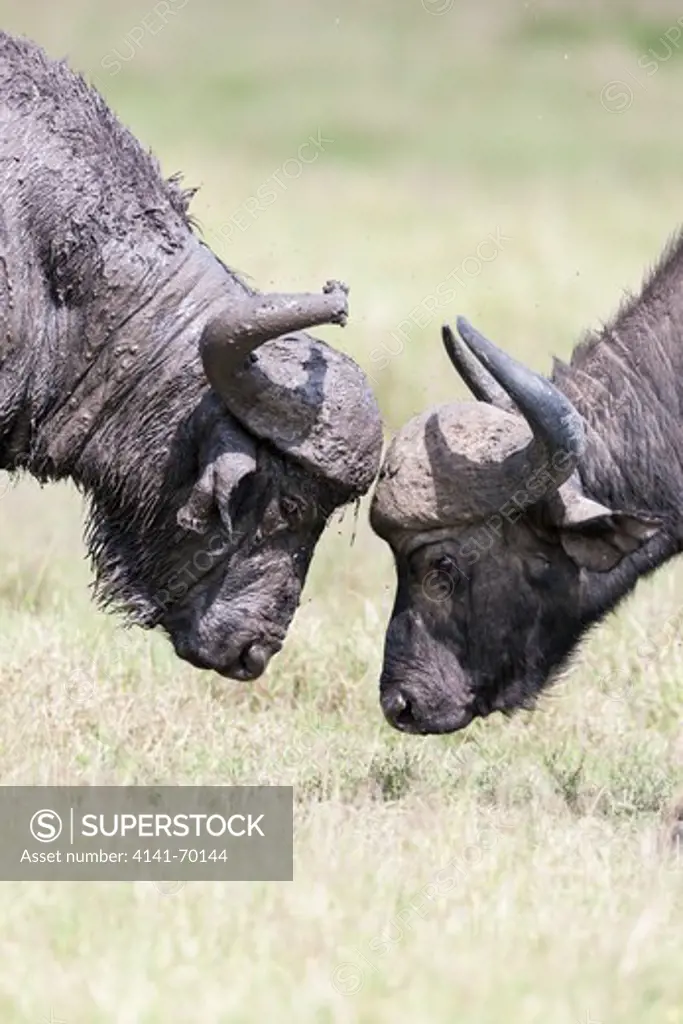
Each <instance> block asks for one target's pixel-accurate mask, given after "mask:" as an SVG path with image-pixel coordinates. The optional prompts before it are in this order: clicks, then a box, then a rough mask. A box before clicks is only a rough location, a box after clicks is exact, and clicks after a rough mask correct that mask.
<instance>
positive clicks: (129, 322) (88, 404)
mask: <svg viewBox="0 0 683 1024" xmlns="http://www.w3.org/2000/svg"><path fill="white" fill-rule="evenodd" d="M243 288H244V285H242V284H241V282H240V281H239V279H238V278H237V277H236V276H234V275H232V274H231V273H230V272H229V271H228V270H227V268H225V267H224V266H223V265H222V264H221V263H220V261H219V260H218V259H217V258H216V257H215V256H214V255H213V254H212V253H211V251H210V250H209V249H208V248H207V247H206V246H204V245H203V244H202V243H201V242H200V241H199V240H198V239H197V238H196V237H195V236H194V235H192V234H191V233H190V232H188V234H187V241H186V244H185V245H184V246H183V247H182V248H180V249H179V251H174V252H173V253H171V254H168V255H167V256H166V258H163V257H162V258H160V254H159V250H158V249H156V250H154V251H152V252H149V253H145V252H144V251H142V252H141V251H140V250H139V249H138V250H137V251H135V258H134V260H131V252H130V246H129V245H122V246H121V247H120V250H119V249H114V250H113V251H111V252H109V253H108V254H107V261H106V263H105V265H104V267H103V269H102V271H101V274H100V277H99V279H98V281H97V283H96V284H95V285H94V286H93V288H92V290H91V294H90V295H89V297H88V302H87V303H85V304H83V305H78V306H74V307H69V306H68V305H67V304H65V305H64V306H62V307H57V306H55V305H54V304H52V305H46V307H45V309H44V310H43V311H42V312H43V321H42V323H40V325H39V326H38V327H36V326H35V325H34V332H35V333H34V334H33V335H32V336H31V337H17V336H16V335H15V338H16V342H17V343H16V345H14V346H13V347H12V349H11V350H10V352H9V356H8V357H7V358H6V359H5V360H3V362H2V364H1V365H0V400H1V401H2V404H3V407H4V408H3V412H4V416H3V417H2V418H0V458H1V460H2V461H1V464H2V466H3V468H6V469H9V470H14V469H23V470H26V471H28V472H30V473H31V474H32V475H33V476H35V477H36V478H38V479H39V480H41V481H46V480H56V479H63V478H67V477H69V478H71V479H72V480H74V482H75V483H76V484H77V485H79V486H81V487H82V488H84V489H85V490H86V491H89V492H95V493H96V492H97V491H99V490H101V489H102V488H103V487H104V488H106V489H107V490H109V491H112V490H115V491H118V492H125V491H127V490H130V491H131V492H134V493H132V494H131V496H132V497H134V499H135V502H136V503H139V502H140V501H142V502H143V504H144V497H145V495H144V494H141V493H140V490H141V488H142V489H144V490H145V491H148V492H149V494H150V495H152V494H154V493H158V490H159V485H160V483H161V481H162V479H163V478H164V477H165V475H166V473H167V463H168V460H169V458H170V455H171V452H172V451H174V450H177V447H178V441H179V434H180V433H182V432H183V430H185V429H187V425H188V424H189V423H190V422H191V419H192V416H193V413H194V412H195V410H196V409H197V408H198V407H199V405H200V403H201V401H202V398H203V397H204V396H205V395H206V393H207V391H208V390H209V389H208V384H207V382H206V379H205V377H204V374H203V371H202V366H201V361H200V359H199V354H198V340H199V336H200V334H201V330H202V328H203V326H204V324H205V323H206V321H207V319H208V318H209V316H210V315H211V314H212V313H213V312H214V311H215V309H217V308H218V307H219V304H220V302H221V298H222V297H223V296H224V295H225V292H226V291H227V290H231V289H233V290H234V289H243ZM22 319H23V318H21V317H19V318H18V322H19V323H21V321H22ZM17 381H21V386H20V387H19V386H17V384H16V383H15V382H17ZM8 413H9V415H8ZM143 463H144V465H145V472H144V474H140V473H138V472H136V470H139V469H140V467H141V466H142V465H143Z"/></svg>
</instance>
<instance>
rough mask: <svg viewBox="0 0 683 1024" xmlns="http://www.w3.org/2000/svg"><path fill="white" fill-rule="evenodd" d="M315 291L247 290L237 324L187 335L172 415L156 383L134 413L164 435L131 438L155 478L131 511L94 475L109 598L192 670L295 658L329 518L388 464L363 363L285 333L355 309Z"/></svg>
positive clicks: (96, 547)
mask: <svg viewBox="0 0 683 1024" xmlns="http://www.w3.org/2000/svg"><path fill="white" fill-rule="evenodd" d="M314 298H315V302H314V299H313V298H311V297H310V296H309V297H305V296H304V297H298V298H296V297H292V298H291V299H290V298H289V297H284V298H283V297H277V296H275V297H273V296H271V297H268V296H259V295H254V296H249V295H246V294H244V293H243V294H242V297H241V299H240V300H239V301H235V302H233V303H232V306H234V307H235V308H236V309H237V310H238V315H237V316H235V315H234V309H233V308H232V306H231V307H230V309H229V310H228V314H229V316H227V317H223V318H221V316H220V315H219V316H218V317H214V318H212V319H209V320H208V322H206V323H205V325H204V327H203V329H201V332H200V336H199V337H197V336H195V337H194V338H192V337H189V338H188V339H187V342H188V344H187V348H188V349H190V350H191V357H190V358H185V357H182V358H181V359H180V361H179V363H178V364H177V365H176V366H175V367H173V368H172V369H166V368H165V367H164V366H163V365H162V366H161V367H160V373H162V374H166V375H167V376H168V378H169V381H170V383H169V385H168V386H167V387H166V389H165V392H164V393H165V394H166V396H167V407H166V408H163V409H161V408H159V401H158V390H156V389H157V388H158V384H157V383H156V382H152V383H151V384H150V390H149V396H148V404H149V408H145V407H144V402H145V391H144V388H142V387H141V386H140V385H139V384H138V385H137V387H136V389H135V391H134V392H133V395H134V401H135V402H140V400H141V404H142V408H136V410H135V414H134V415H133V414H131V413H129V412H126V411H125V410H124V411H123V412H122V413H121V415H120V417H119V421H118V422H119V424H122V423H123V424H124V427H125V429H126V430H128V431H129V437H130V431H131V429H132V428H131V424H136V425H137V427H138V429H139V430H141V431H144V430H145V429H148V430H149V431H154V432H155V433H154V434H153V435H152V434H149V433H148V434H147V439H146V441H141V440H140V438H135V437H133V438H131V439H130V441H129V443H128V448H129V450H130V453H132V454H130V453H129V454H128V455H126V456H125V457H126V458H127V459H128V462H129V464H130V463H132V465H130V474H129V476H130V478H131V479H132V480H133V481H135V480H147V481H150V480H151V481H153V485H149V486H148V487H147V491H148V492H149V493H148V494H141V495H139V497H138V500H137V501H135V502H133V501H130V500H129V501H128V502H127V503H124V502H122V501H121V498H120V493H119V490H120V488H117V487H114V486H112V484H111V482H110V481H108V480H107V479H106V478H105V479H104V481H102V479H101V473H100V478H99V479H98V481H96V482H94V483H93V482H90V481H86V483H87V484H88V489H89V490H90V492H91V493H92V495H93V513H92V518H91V528H90V538H89V539H90V548H91V551H92V553H93V555H94V558H95V562H96V567H97V570H98V584H99V589H100V594H101V596H102V598H103V599H104V601H105V603H106V602H109V603H117V604H119V605H123V606H124V608H126V609H127V610H128V611H129V612H131V613H132V616H133V618H134V620H135V621H137V622H138V623H140V624H142V625H146V626H148V627H152V626H155V625H158V626H160V627H161V628H162V629H163V630H164V631H165V632H166V633H167V634H168V635H169V637H170V639H171V641H172V643H173V645H174V647H175V650H176V652H177V654H178V655H179V656H180V657H182V658H184V659H186V660H187V661H189V662H191V663H192V664H193V665H195V666H197V667H200V668H211V669H214V670H216V671H218V672H219V673H221V674H223V675H225V676H230V677H233V678H237V679H252V678H255V677H256V676H258V675H260V674H261V672H263V670H264V669H265V667H266V665H267V664H268V661H269V659H270V658H271V656H272V655H273V654H275V653H276V652H277V651H278V650H279V649H280V647H281V646H282V643H283V640H284V637H285V633H286V631H287V628H288V626H289V624H290V622H291V619H292V617H293V615H294V612H295V610H296V608H297V606H298V603H299V599H300V595H301V589H302V586H303V584H304V581H305V578H306V573H307V570H308V566H309V563H310V560H311V557H312V554H313V551H314V549H315V545H316V542H317V540H318V538H319V537H320V534H321V532H322V530H323V528H324V526H325V524H326V522H327V520H328V519H329V517H330V516H331V515H332V514H333V513H334V512H335V510H337V509H338V508H340V507H341V506H343V505H345V504H347V503H349V502H351V501H354V500H356V499H357V498H358V497H359V496H360V495H361V494H363V493H364V492H365V491H366V490H367V489H368V487H369V486H370V484H371V483H372V481H373V479H374V477H375V475H376V472H377V469H378V466H379V460H380V453H381V444H382V432H381V422H380V418H379V413H378V409H377V405H376V403H375V400H374V397H373V395H372V392H371V390H370V388H369V386H368V383H367V381H366V378H365V376H364V374H363V373H362V371H361V370H360V368H359V367H358V366H357V365H356V364H355V363H354V362H353V360H351V359H350V358H349V357H348V356H346V355H344V354H342V353H340V352H338V351H336V350H335V349H333V348H331V347H329V346H328V345H326V344H324V343H323V342H322V341H319V340H317V339H316V338H314V337H311V336H310V335H308V334H306V333H303V332H301V331H298V330H293V331H291V332H289V333H288V332H287V331H286V329H285V331H283V333H282V334H280V333H279V332H280V331H281V330H282V328H283V326H284V327H286V324H287V323H292V322H295V323H296V322H297V321H298V320H307V321H308V322H309V323H310V322H314V321H315V317H316V316H317V317H318V320H319V322H323V320H324V319H327V320H333V319H334V318H336V319H337V322H340V321H341V320H342V319H343V317H344V316H345V310H346V297H345V294H344V293H343V292H340V290H339V288H336V287H331V288H330V289H328V291H327V292H326V293H325V294H324V295H323V296H321V297H320V301H318V298H317V297H314ZM240 302H241V303H242V305H244V304H247V306H248V307H249V308H248V309H247V311H246V312H245V311H244V309H242V308H241V307H240ZM316 303H317V305H316ZM283 309H284V314H283V313H282V311H283ZM316 309H317V310H318V312H317V313H316ZM312 310H313V312H312ZM259 317H260V320H259ZM283 318H284V319H283ZM226 319H227V322H226ZM195 329H196V328H195ZM274 335H276V336H274ZM199 356H201V362H200V358H199ZM192 381H197V382H198V383H197V385H196V390H194V391H193V389H194V388H195V385H194V384H193V383H192ZM207 381H208V383H209V384H210V385H211V387H210V388H207V386H206V385H207ZM188 382H189V383H188ZM195 394H196V398H194V397H193V396H194V395H195ZM188 396H189V397H188ZM183 405H184V406H185V410H186V411H185V412H184V413H183ZM188 406H189V412H188V411H187V409H188ZM178 410H180V413H179V411H178ZM169 423H170V424H171V428H172V429H170V430H169ZM122 429H123V428H122ZM163 430H165V431H166V432H167V433H170V434H171V435H172V436H171V437H170V438H166V437H165V438H164V440H163V441H162V440H160V435H161V433H162V431H163ZM112 433H115V432H114V431H113V430H112ZM117 444H118V446H119V447H120V446H121V445H122V440H121V437H120V436H118V437H117ZM99 461H100V462H101V461H102V460H99Z"/></svg>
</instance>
